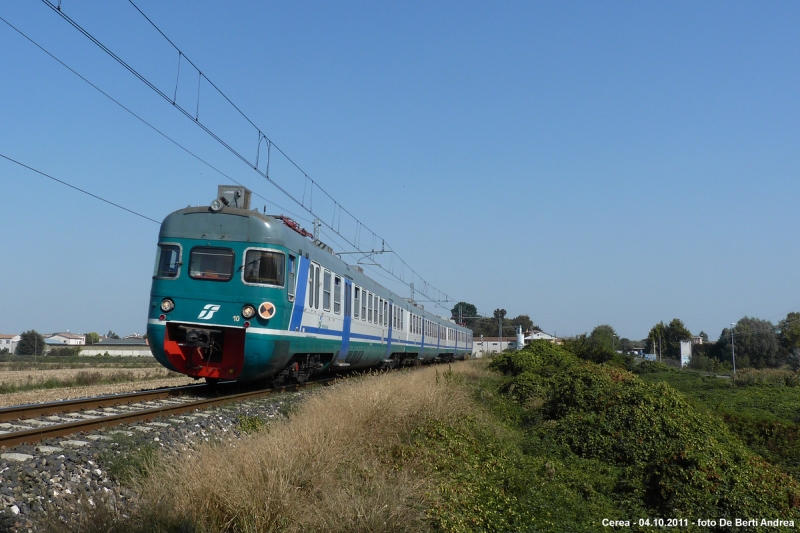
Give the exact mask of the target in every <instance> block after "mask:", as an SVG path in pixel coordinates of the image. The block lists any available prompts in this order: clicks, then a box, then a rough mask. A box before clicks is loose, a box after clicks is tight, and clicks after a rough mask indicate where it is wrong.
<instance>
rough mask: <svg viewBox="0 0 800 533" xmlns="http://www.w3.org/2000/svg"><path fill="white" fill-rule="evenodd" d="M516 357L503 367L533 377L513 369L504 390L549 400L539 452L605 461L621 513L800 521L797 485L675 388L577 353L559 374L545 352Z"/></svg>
mask: <svg viewBox="0 0 800 533" xmlns="http://www.w3.org/2000/svg"><path fill="white" fill-rule="evenodd" d="M514 357H515V355H512V356H511V358H514ZM516 358H517V360H516V361H513V360H507V361H504V362H503V363H502V365H498V366H500V367H502V368H506V369H512V370H519V369H522V368H524V369H525V371H524V372H519V373H517V374H516V375H515V374H513V373H509V374H508V376H509V381H508V382H507V383H506V384H504V386H503V388H502V389H501V390H502V391H503V392H504V393H505V394H506V395H507V397H508V398H509V399H511V400H513V401H515V402H523V401H524V400H526V399H529V398H530V397H531V396H543V398H542V400H541V402H540V406H539V407H535V409H536V410H538V411H539V414H540V420H541V421H540V422H539V423H538V424H536V425H535V426H533V427H532V428H531V429H530V432H531V434H532V436H531V442H537V443H538V444H535V445H530V447H531V449H538V450H539V451H541V450H542V446H543V445H542V444H541V443H543V442H546V443H548V444H547V445H546V447H549V448H550V449H552V450H560V453H561V454H562V457H566V458H567V459H568V460H569V461H574V460H573V459H569V454H574V455H575V456H577V458H580V459H583V460H589V461H594V462H595V464H597V463H599V464H603V465H606V466H607V468H610V469H611V470H609V472H611V473H612V474H613V473H614V472H616V481H615V483H614V486H613V488H612V490H611V493H610V496H611V497H612V498H613V499H614V500H615V501H616V503H617V504H618V505H620V506H621V507H623V508H626V509H629V510H631V512H632V511H633V510H647V511H649V512H650V513H653V514H655V515H656V516H665V517H666V516H675V515H676V513H677V514H679V515H681V516H684V517H705V516H718V517H723V516H724V517H734V518H735V517H747V516H774V515H775V514H778V515H780V516H782V517H791V519H795V520H798V519H800V509H798V507H799V506H800V486H799V485H798V484H797V482H796V481H795V480H794V479H792V478H791V477H790V476H788V475H786V474H785V473H783V472H781V471H780V470H779V469H777V468H775V467H774V466H772V465H770V464H768V463H767V462H766V461H764V460H763V459H762V458H761V457H759V456H757V455H756V454H754V453H753V452H752V451H750V450H749V449H748V448H747V447H746V446H745V445H744V444H743V443H742V442H741V440H740V439H739V438H737V437H736V436H735V435H734V434H733V433H732V432H731V431H730V430H729V429H728V427H727V426H726V424H725V423H724V422H723V421H722V420H721V419H720V418H718V417H716V416H714V415H713V414H711V413H710V412H708V411H706V410H705V409H702V408H701V409H698V408H696V407H695V406H694V404H693V403H692V402H691V401H690V400H688V399H687V398H686V397H685V396H684V395H683V394H681V393H680V392H678V391H676V390H675V389H673V388H672V387H670V386H668V385H666V384H664V383H659V384H648V383H645V382H643V381H641V380H640V379H638V378H636V377H635V376H634V375H633V374H630V373H628V372H625V371H623V370H620V369H618V368H614V367H611V366H607V365H606V366H603V365H596V364H592V363H588V362H583V361H580V360H578V359H577V358H574V356H573V359H572V361H570V356H569V354H559V356H558V358H557V359H558V360H559V361H560V371H559V372H553V365H552V358H551V359H550V360H548V357H547V354H546V353H545V351H544V350H542V349H540V348H538V347H534V348H532V349H530V350H525V351H522V352H518V354H516ZM654 366H655V365H654ZM655 368H656V369H657V370H659V371H663V368H661V366H656V367H655ZM666 373H669V372H666ZM676 374H685V373H682V372H680V373H679V372H676ZM714 379H715V378H714ZM717 381H722V380H717ZM714 385H716V383H714ZM728 387H730V384H728ZM529 405H530V404H529ZM528 408H529V409H530V407H528ZM529 419H535V417H529ZM564 453H566V454H567V455H566V456H565V455H563V454H564ZM787 519H789V518H787Z"/></svg>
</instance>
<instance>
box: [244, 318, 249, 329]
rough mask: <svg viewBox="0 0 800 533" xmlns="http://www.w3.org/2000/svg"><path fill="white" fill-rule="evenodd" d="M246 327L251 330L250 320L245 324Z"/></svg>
mask: <svg viewBox="0 0 800 533" xmlns="http://www.w3.org/2000/svg"><path fill="white" fill-rule="evenodd" d="M244 327H246V328H249V327H250V321H249V320H248V321H247V322H245V323H244Z"/></svg>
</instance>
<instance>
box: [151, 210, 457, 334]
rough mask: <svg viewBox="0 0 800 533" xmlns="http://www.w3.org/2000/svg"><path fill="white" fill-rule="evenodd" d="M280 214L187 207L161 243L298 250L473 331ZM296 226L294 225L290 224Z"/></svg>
mask: <svg viewBox="0 0 800 533" xmlns="http://www.w3.org/2000/svg"><path fill="white" fill-rule="evenodd" d="M281 217H282V216H281V215H277V216H272V215H266V214H262V213H259V212H258V210H249V209H241V208H236V207H230V206H227V207H224V208H223V209H221V210H220V211H213V210H212V209H211V208H210V207H208V206H199V207H187V208H185V209H179V210H178V211H174V212H172V213H170V214H169V215H167V217H166V218H165V219H164V221H163V222H162V224H161V230H160V231H159V241H162V242H163V241H169V240H170V239H179V238H181V239H197V240H204V239H207V240H208V241H209V242H210V241H217V242H220V241H222V242H225V241H230V242H252V243H254V244H272V245H275V246H282V247H285V248H288V249H289V250H295V251H297V253H298V255H303V256H305V257H306V258H308V259H309V260H311V261H314V262H315V263H318V264H320V265H322V266H323V267H325V268H328V269H330V270H332V271H334V272H336V273H338V274H341V275H343V276H346V277H348V278H350V279H351V280H353V282H354V283H356V284H357V285H359V286H360V287H363V288H365V289H367V290H368V291H370V292H373V293H379V294H380V292H383V293H385V294H384V296H385V295H386V294H388V295H390V298H391V299H392V300H393V303H394V305H397V306H399V307H401V308H404V309H406V310H407V311H410V312H413V313H416V314H419V315H422V316H425V318H427V319H429V320H434V321H436V322H442V323H446V324H447V325H448V327H453V328H456V329H459V330H462V331H470V330H469V329H468V328H465V327H463V326H459V325H458V324H456V323H455V322H452V321H450V320H448V319H446V318H443V317H439V316H436V315H434V314H433V313H431V312H429V311H426V310H425V309H424V308H422V307H420V306H418V305H416V303H413V302H409V301H408V300H407V299H405V298H404V297H402V296H400V295H398V294H395V293H394V292H392V291H391V290H389V289H387V288H386V287H384V286H383V285H381V284H379V283H378V282H376V281H375V280H373V279H371V278H370V277H369V276H367V275H366V274H364V273H363V271H362V270H361V268H360V267H357V266H353V265H348V264H347V263H345V262H344V261H342V259H341V258H339V257H338V256H337V255H336V254H335V253H334V252H333V249H331V247H330V246H328V245H326V244H324V243H322V242H320V241H314V240H312V239H311V238H309V237H308V235H311V234H310V233H308V232H307V231H305V230H303V229H302V228H300V226H299V225H297V224H296V223H294V221H291V219H287V218H286V217H283V218H281ZM292 223H293V224H294V226H292V225H291V224H292Z"/></svg>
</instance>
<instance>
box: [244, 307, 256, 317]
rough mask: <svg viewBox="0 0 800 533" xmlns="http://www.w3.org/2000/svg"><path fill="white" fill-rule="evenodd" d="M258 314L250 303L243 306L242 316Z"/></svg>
mask: <svg viewBox="0 0 800 533" xmlns="http://www.w3.org/2000/svg"><path fill="white" fill-rule="evenodd" d="M255 314H256V308H255V307H253V306H252V305H250V304H248V305H245V306H244V307H242V316H243V317H245V318H253V316H254V315H255Z"/></svg>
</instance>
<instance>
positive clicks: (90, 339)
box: [84, 331, 110, 344]
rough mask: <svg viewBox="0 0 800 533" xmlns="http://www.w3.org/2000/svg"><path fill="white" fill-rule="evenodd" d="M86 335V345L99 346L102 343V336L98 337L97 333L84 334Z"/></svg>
mask: <svg viewBox="0 0 800 533" xmlns="http://www.w3.org/2000/svg"><path fill="white" fill-rule="evenodd" d="M109 333H110V332H109ZM84 335H85V336H86V344H97V343H98V342H100V335H98V334H97V332H94V331H92V332H91V333H84Z"/></svg>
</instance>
